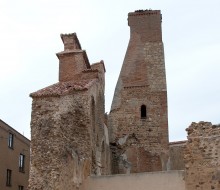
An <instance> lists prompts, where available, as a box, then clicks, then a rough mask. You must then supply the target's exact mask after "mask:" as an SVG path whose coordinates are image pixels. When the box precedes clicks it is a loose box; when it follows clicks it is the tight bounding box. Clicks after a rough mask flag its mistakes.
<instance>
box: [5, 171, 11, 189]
mask: <svg viewBox="0 0 220 190" xmlns="http://www.w3.org/2000/svg"><path fill="white" fill-rule="evenodd" d="M11 174H12V171H11V170H9V169H7V179H6V186H11Z"/></svg>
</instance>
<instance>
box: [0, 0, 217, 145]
mask: <svg viewBox="0 0 220 190" xmlns="http://www.w3.org/2000/svg"><path fill="white" fill-rule="evenodd" d="M149 8H151V9H160V10H161V12H162V15H163V22H162V28H163V42H164V47H165V62H166V73H167V89H168V113H169V131H170V132H169V134H170V140H171V141H174V140H184V139H186V132H185V128H187V127H188V126H189V125H190V123H191V122H192V121H195V122H198V121H201V120H202V121H211V122H212V123H213V124H217V123H220V117H219V109H220V101H219V99H220V85H219V81H220V80H219V71H220V56H219V53H220V52H219V51H220V19H219V18H220V15H219V13H220V1H219V0H209V1H207V0H184V1H179V0H166V1H164V0H135V1H134V0H111V1H107V0H80V1H79V0H78V1H76V0H62V1H61V0H59V1H58V0H57V1H56V0H35V1H34V0H19V1H11V0H0V26H1V29H0V89H1V93H0V118H1V119H2V120H3V121H5V122H6V123H8V124H9V125H10V126H12V127H13V128H15V129H16V130H18V131H19V132H20V133H22V134H24V135H25V136H26V137H28V138H30V120H31V101H32V100H31V98H30V97H29V94H30V93H31V92H34V91H36V90H38V89H41V88H43V87H46V86H48V85H50V84H53V83H56V82H57V81H58V59H57V57H56V55H55V53H57V52H60V51H62V50H63V44H62V41H61V39H60V34H61V33H73V32H76V33H77V36H78V38H79V40H80V43H81V46H82V48H83V49H85V50H86V51H87V54H88V57H89V60H90V62H91V63H93V62H97V61H100V60H104V62H105V66H106V70H107V72H106V93H105V95H106V112H109V109H110V105H111V101H112V97H113V93H114V88H115V85H116V82H117V79H118V75H119V72H120V68H121V65H122V62H123V59H124V55H125V52H126V48H127V45H128V41H129V27H128V25H127V14H128V12H133V11H134V10H137V9H149Z"/></svg>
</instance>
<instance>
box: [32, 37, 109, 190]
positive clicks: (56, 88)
mask: <svg viewBox="0 0 220 190" xmlns="http://www.w3.org/2000/svg"><path fill="white" fill-rule="evenodd" d="M70 37H71V39H69V38H70ZM62 38H63V40H64V41H65V40H69V41H68V42H66V44H65V43H64V45H67V46H68V47H66V48H65V50H64V52H63V53H62V56H63V57H62V61H61V62H60V68H62V69H63V70H62V72H63V73H62V77H61V78H62V80H61V81H60V82H58V83H56V84H54V85H52V86H49V87H46V88H44V89H42V90H39V91H37V92H35V93H32V94H31V97H32V98H33V102H32V119H31V139H32V141H31V170H30V179H29V189H30V190H38V189H39V190H40V189H45V190H49V189H51V190H52V189H53V190H63V189H67V190H74V189H80V186H81V184H82V182H83V180H84V179H85V178H87V177H88V176H89V175H91V174H95V175H101V174H108V173H109V172H110V164H109V162H110V159H109V156H110V154H109V141H108V134H107V132H108V130H107V128H106V126H105V124H104V117H105V115H104V111H105V110H104V87H105V81H104V80H105V78H104V73H105V67H104V63H103V61H101V62H99V63H96V64H94V65H91V66H90V65H89V66H88V67H86V68H87V69H85V70H82V69H81V68H82V67H81V66H80V67H78V68H80V69H79V70H78V71H77V72H73V73H71V72H70V70H71V69H72V68H73V67H75V66H77V65H78V66H79V65H80V64H81V65H85V62H86V61H88V60H83V61H82V60H78V61H79V62H77V63H74V62H71V63H68V64H72V66H70V68H69V69H68V68H65V67H66V66H65V64H66V62H63V60H65V56H67V57H68V56H69V54H68V52H67V51H69V48H74V47H75V48H76V47H77V48H79V47H81V46H80V45H79V42H78V39H77V38H76V35H73V36H72V35H70V36H68V35H67V37H66V38H67V39H65V35H63V36H62ZM72 38H73V39H74V40H73V39H72ZM71 43H74V44H71ZM66 53H67V55H66ZM62 64H64V68H63V65H62ZM74 64H75V65H74ZM87 64H88V63H87ZM66 69H67V70H66ZM65 72H67V73H65ZM70 73H71V75H70ZM65 76H68V77H65ZM64 78H65V80H64ZM73 79H74V80H73Z"/></svg>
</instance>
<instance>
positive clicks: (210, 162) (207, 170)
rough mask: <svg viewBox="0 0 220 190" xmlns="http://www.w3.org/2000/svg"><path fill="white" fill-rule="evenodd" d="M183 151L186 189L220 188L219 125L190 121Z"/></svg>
mask: <svg viewBox="0 0 220 190" xmlns="http://www.w3.org/2000/svg"><path fill="white" fill-rule="evenodd" d="M186 130H187V132H188V141H187V143H186V149H185V153H184V161H185V172H186V176H185V181H186V187H187V190H195V189H200V190H202V189H216V190H217V189H220V126H216V125H212V123H210V122H199V123H192V124H191V125H190V126H189V128H187V129H186Z"/></svg>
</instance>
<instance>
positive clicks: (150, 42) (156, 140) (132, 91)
mask: <svg viewBox="0 0 220 190" xmlns="http://www.w3.org/2000/svg"><path fill="white" fill-rule="evenodd" d="M128 24H129V26H130V30H131V38H130V41H129V45H128V48H127V52H126V56H125V59H124V63H123V65H122V69H121V72H120V76H119V78H118V82H117V85H116V88H115V94H114V97H113V101H112V106H111V112H110V114H109V118H108V125H109V133H110V142H111V148H112V161H113V163H112V172H113V173H129V172H131V173H137V172H145V171H160V170H166V165H167V160H168V119H167V92H166V76H165V64H164V51H163V43H162V38H161V14H160V11H143V12H141V13H139V12H134V13H129V16H128ZM142 105H145V106H146V112H147V117H146V118H141V106H142Z"/></svg>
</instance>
